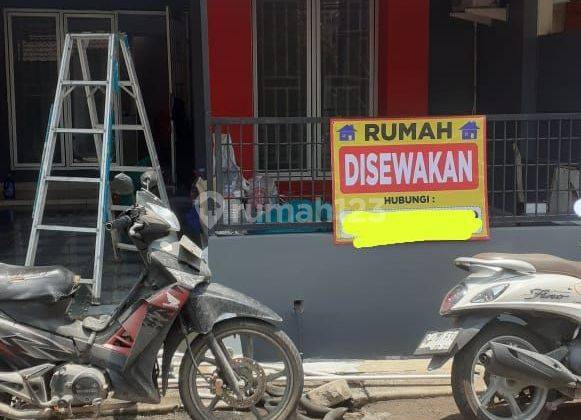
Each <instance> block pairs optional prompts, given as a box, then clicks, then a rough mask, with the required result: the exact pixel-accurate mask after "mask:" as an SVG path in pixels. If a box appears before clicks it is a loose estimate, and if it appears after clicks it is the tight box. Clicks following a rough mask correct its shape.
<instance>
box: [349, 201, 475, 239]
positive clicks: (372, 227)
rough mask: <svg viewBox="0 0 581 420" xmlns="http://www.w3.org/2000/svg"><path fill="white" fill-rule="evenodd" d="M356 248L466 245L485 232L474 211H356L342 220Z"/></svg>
mask: <svg viewBox="0 0 581 420" xmlns="http://www.w3.org/2000/svg"><path fill="white" fill-rule="evenodd" d="M342 225H343V231H344V232H346V233H348V234H350V235H352V236H353V245H354V246H355V248H369V247H373V246H379V245H393V244H401V243H406V242H419V241H465V240H468V239H470V238H471V237H472V235H474V233H476V232H478V231H480V230H481V229H482V219H479V218H478V217H477V215H476V213H475V212H474V211H472V210H406V211H393V212H379V213H378V212H368V211H355V212H352V213H349V214H347V215H345V216H344V217H343V220H342Z"/></svg>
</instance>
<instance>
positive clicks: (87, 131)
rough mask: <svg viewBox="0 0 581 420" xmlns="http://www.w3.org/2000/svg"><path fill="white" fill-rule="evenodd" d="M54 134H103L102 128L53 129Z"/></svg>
mask: <svg viewBox="0 0 581 420" xmlns="http://www.w3.org/2000/svg"><path fill="white" fill-rule="evenodd" d="M54 131H55V133H73V134H104V133H105V132H104V130H103V129H102V128H55V130H54Z"/></svg>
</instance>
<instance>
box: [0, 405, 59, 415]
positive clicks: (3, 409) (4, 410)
mask: <svg viewBox="0 0 581 420" xmlns="http://www.w3.org/2000/svg"><path fill="white" fill-rule="evenodd" d="M55 414H58V413H57V412H55V411H53V410H52V409H50V408H40V409H37V410H19V409H17V408H14V407H10V406H9V405H8V404H4V403H0V416H3V417H8V418H11V419H47V418H49V417H52V416H54V415H55Z"/></svg>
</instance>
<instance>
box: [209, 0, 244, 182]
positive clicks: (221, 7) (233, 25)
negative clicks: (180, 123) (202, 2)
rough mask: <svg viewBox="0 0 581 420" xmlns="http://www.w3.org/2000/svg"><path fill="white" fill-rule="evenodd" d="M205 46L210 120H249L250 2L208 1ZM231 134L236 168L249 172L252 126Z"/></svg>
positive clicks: (237, 0) (235, 0) (233, 128)
mask: <svg viewBox="0 0 581 420" xmlns="http://www.w3.org/2000/svg"><path fill="white" fill-rule="evenodd" d="M208 42H209V45H210V50H209V55H210V63H209V65H210V90H211V96H210V97H211V106H212V116H213V117H252V116H253V115H254V107H253V98H252V96H253V95H252V83H253V75H252V72H253V66H252V3H251V0H234V1H233V0H209V1H208ZM231 130H232V132H231V137H232V142H233V143H234V149H235V152H236V159H237V161H238V165H239V166H240V167H241V168H243V169H247V170H250V171H251V169H252V167H253V152H252V146H251V145H248V144H247V143H251V142H252V139H253V135H252V133H253V129H252V126H245V127H243V128H242V131H240V126H232V127H231ZM224 131H225V130H224V129H223V132H224ZM242 143H246V145H245V146H243V145H242ZM237 144H239V145H238V146H237ZM245 175H247V176H248V174H245Z"/></svg>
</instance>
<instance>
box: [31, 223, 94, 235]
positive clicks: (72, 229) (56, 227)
mask: <svg viewBox="0 0 581 420" xmlns="http://www.w3.org/2000/svg"><path fill="white" fill-rule="evenodd" d="M36 228H37V229H38V230H55V231H58V232H79V233H97V229H96V228H90V227H75V226H60V225H38V226H37V227H36Z"/></svg>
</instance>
